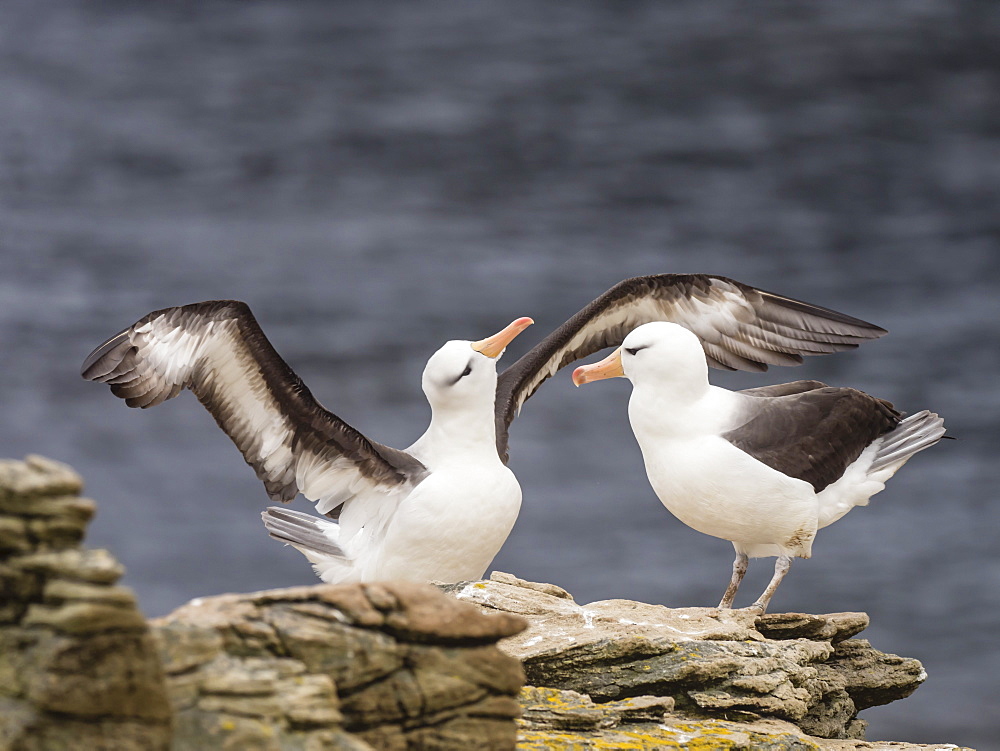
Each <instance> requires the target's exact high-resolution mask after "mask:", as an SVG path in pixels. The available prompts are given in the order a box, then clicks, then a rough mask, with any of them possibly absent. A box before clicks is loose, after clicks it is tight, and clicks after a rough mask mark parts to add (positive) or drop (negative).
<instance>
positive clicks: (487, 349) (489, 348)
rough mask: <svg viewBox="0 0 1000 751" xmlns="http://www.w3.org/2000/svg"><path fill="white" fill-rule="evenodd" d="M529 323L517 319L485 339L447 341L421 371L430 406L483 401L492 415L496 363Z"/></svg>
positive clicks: (526, 320) (468, 403)
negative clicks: (422, 371)
mask: <svg viewBox="0 0 1000 751" xmlns="http://www.w3.org/2000/svg"><path fill="white" fill-rule="evenodd" d="M532 323H534V321H532V320H531V319H530V318H518V319H517V320H516V321H514V322H512V323H511V324H510V325H509V326H507V327H506V328H505V329H503V330H502V331H499V332H497V333H496V334H494V335H493V336H490V337H487V338H486V339H480V340H479V341H476V342H470V341H466V340H463V339H456V340H453V341H450V342H446V343H445V344H444V346H443V347H441V349H439V350H438V351H437V352H435V353H434V354H433V355H431V359H430V360H428V361H427V366H426V367H425V368H424V374H423V379H422V386H423V389H424V394H425V395H426V396H427V401H428V402H430V404H431V407H432V408H437V407H445V408H448V407H454V408H459V407H464V406H466V405H471V404H474V403H478V402H480V401H483V402H486V403H488V404H489V409H490V410H491V412H492V410H493V402H494V400H495V398H496V387H497V360H499V359H500V355H502V354H503V351H504V350H505V349H506V348H507V345H508V344H510V343H511V342H512V341H513V340H514V338H515V337H516V336H517V335H518V334H520V333H521V332H522V331H524V330H525V329H526V328H528V326H530V325H531V324H532Z"/></svg>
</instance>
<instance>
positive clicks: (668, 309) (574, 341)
mask: <svg viewBox="0 0 1000 751" xmlns="http://www.w3.org/2000/svg"><path fill="white" fill-rule="evenodd" d="M651 321H672V322H674V323H678V324H680V325H682V326H685V327H687V328H688V329H690V330H691V331H693V332H694V333H695V334H697V335H698V336H699V337H700V338H701V340H702V344H703V346H704V348H705V355H706V358H707V359H708V363H709V365H711V366H712V367H714V368H721V369H726V370H750V371H764V370H767V367H768V365H797V364H799V363H800V362H801V361H802V358H803V357H804V356H809V355H819V354H828V353H832V352H839V351H841V350H845V349H853V348H855V347H857V346H858V344H860V343H861V342H863V341H865V340H868V339H875V338H878V337H880V336H882V335H883V334H885V333H886V331H885V329H882V328H879V327H878V326H875V325H873V324H870V323H867V322H866V321H862V320H859V319H857V318H852V317H851V316H848V315H844V314H843V313H839V312H837V311H835V310H830V309H828V308H822V307H820V306H818V305H812V304H810V303H807V302H802V301H801V300H795V299H793V298H790V297H784V296H783V295H777V294H774V293H772V292H766V291H764V290H760V289H756V288H754V287H750V286H748V285H746V284H742V283H741V282H737V281H735V280H733V279H728V278H726V277H722V276H711V275H708V274H659V275H655V276H642V277H635V278H632V279H626V280H625V281H623V282H620V283H619V284H616V285H615V286H614V287H612V288H611V289H609V290H608V291H607V292H605V293H604V294H603V295H601V296H600V297H598V298H597V299H596V300H594V301H593V302H591V303H590V304H589V305H587V306H586V307H585V308H583V310H581V311H579V312H578V313H577V314H576V315H574V316H573V317H572V318H570V319H569V320H568V321H566V322H565V323H564V324H563V325H562V326H560V327H559V328H557V329H556V330H555V331H553V332H552V333H551V334H549V336H547V337H546V338H545V339H544V340H542V341H541V342H540V343H539V344H538V345H537V346H536V347H534V348H533V349H532V350H531V351H530V352H528V353H527V354H525V355H524V356H523V357H522V358H521V359H519V360H518V361H517V362H515V363H514V364H513V365H511V366H510V367H509V368H508V369H507V370H505V371H504V372H503V373H502V374H501V375H500V378H499V379H498V382H497V399H496V430H497V450H498V452H499V453H500V456H501V457H502V458H503V459H504V461H506V460H507V431H508V428H509V426H510V423H511V421H512V420H513V419H514V416H515V415H516V414H517V413H518V412H519V411H520V409H521V406H522V405H523V404H524V402H525V401H527V400H528V398H530V397H531V395H532V394H534V393H535V391H536V390H537V389H538V387H539V386H541V384H542V383H544V382H545V380H546V379H548V378H551V377H552V376H553V375H555V373H556V372H557V371H558V370H559V369H560V368H563V367H565V366H566V365H568V364H570V363H571V362H575V361H577V360H579V359H581V358H584V357H589V356H590V355H592V354H594V353H595V352H598V351H600V350H602V349H604V348H606V347H617V346H618V345H620V344H621V343H622V340H623V339H624V338H625V337H626V336H627V335H628V333H629V332H631V331H632V330H633V329H635V328H636V327H638V326H641V325H642V324H644V323H649V322H651Z"/></svg>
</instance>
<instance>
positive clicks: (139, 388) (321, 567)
mask: <svg viewBox="0 0 1000 751" xmlns="http://www.w3.org/2000/svg"><path fill="white" fill-rule="evenodd" d="M657 320H671V321H676V322H677V323H679V324H682V325H684V326H687V327H689V328H690V329H691V330H692V331H694V332H696V333H697V334H698V336H699V338H700V340H701V342H702V344H703V346H704V347H705V351H706V352H707V353H708V356H709V358H710V362H711V364H712V365H714V366H716V367H721V368H727V369H730V370H735V369H741V370H758V371H759V370H766V369H767V364H768V363H771V364H782V365H794V364H798V363H800V362H801V361H802V356H803V355H813V354H825V353H829V352H837V351H840V350H843V349H850V348H853V347H856V346H857V345H858V343H860V342H861V341H864V340H866V339H873V338H876V337H878V336H881V335H882V334H884V333H885V331H884V330H883V329H880V328H878V327H877V326H873V325H872V324H869V323H866V322H864V321H860V320H858V319H856V318H851V317H850V316H846V315H843V314H841V313H837V312H835V311H832V310H828V309H826V308H821V307H818V306H814V305H810V304H809V303H804V302H801V301H798V300H793V299H791V298H787V297H782V296H780V295H775V294H773V293H770V292H764V291H762V290H758V289H755V288H753V287H750V286H747V285H745V284H741V283H740V282H736V281H734V280H732V279H727V278H725V277H718V276H709V275H704V274H662V275H656V276H646V277H636V278H634V279H627V280H625V281H623V282H621V283H619V284H617V285H615V286H614V287H612V288H611V289H610V290H608V291H607V292H605V293H604V294H603V295H601V296H600V297H599V298H597V299H596V300H594V301H593V302H592V303H590V304H589V305H587V306H586V307H585V308H584V309H583V310H581V311H580V312H579V313H577V314H576V315H574V316H573V317H572V318H570V319H569V320H568V321H566V322H565V323H564V324H563V325H562V326H560V327H559V328H557V329H556V330H554V331H553V332H552V333H551V334H550V335H549V336H547V337H546V338H545V339H544V340H543V341H542V342H540V343H539V344H538V345H537V346H536V347H534V348H533V349H532V350H531V351H529V352H528V353H527V354H526V355H524V356H523V357H521V358H520V359H519V360H518V361H517V362H515V363H514V364H513V365H512V366H511V367H510V368H508V369H507V370H505V371H504V372H503V374H501V375H500V376H499V377H497V374H496V359H497V358H498V357H499V356H500V354H501V353H502V352H503V349H504V348H505V347H506V346H507V345H508V344H509V343H510V341H512V340H513V338H514V337H515V336H517V334H518V333H520V332H521V331H522V330H523V329H524V328H525V327H526V326H527V325H528V324H530V323H531V319H528V318H520V319H518V320H516V321H514V322H513V323H512V324H511V325H510V326H508V327H507V328H506V329H504V330H503V331H501V332H500V333H498V334H497V335H495V336H494V337H490V338H489V339H485V340H482V341H480V342H469V341H451V342H448V343H446V344H445V345H444V346H443V347H442V348H441V349H440V350H438V351H437V352H436V353H435V354H434V355H433V356H432V357H431V359H430V360H429V361H428V363H427V367H426V368H425V370H424V374H423V379H422V385H423V390H424V393H425V395H426V396H427V400H428V402H429V403H430V405H431V415H432V416H431V423H430V426H429V427H428V428H427V430H426V432H425V433H424V434H423V435H422V436H421V437H420V438H419V439H418V440H417V441H416V442H415V443H414V444H413V445H412V446H410V447H409V448H408V449H406V450H405V451H400V450H398V449H393V448H390V447H388V446H383V445H381V444H378V443H375V442H373V441H370V440H369V439H367V438H366V437H365V436H363V435H362V434H361V433H360V432H358V431H357V430H355V429H354V428H352V427H351V426H350V425H348V424H347V423H345V422H344V421H343V420H341V419H340V418H339V417H337V416H336V415H335V414H333V413H331V412H329V411H327V410H326V409H324V408H323V407H322V406H321V405H320V404H319V402H317V401H316V399H315V398H313V396H312V394H311V393H310V392H309V390H308V389H307V388H306V386H305V384H303V383H302V381H301V380H300V379H299V378H298V376H296V375H295V373H294V372H292V370H291V369H290V368H289V367H288V365H287V364H286V363H285V362H284V360H282V359H281V357H280V356H279V355H278V354H277V352H275V350H274V348H273V347H272V346H271V344H270V342H268V340H267V338H266V337H265V336H264V333H263V331H262V330H261V329H260V326H259V325H258V324H257V322H256V320H255V319H254V317H253V315H252V314H251V312H250V309H249V308H248V307H247V306H246V304H245V303H241V302H237V301H233V300H222V301H210V302H204V303H196V304H194V305H185V306H183V307H178V308H167V309H165V310H160V311H156V312H154V313H150V314H149V315H147V316H145V317H144V318H142V319H141V320H139V321H138V322H136V323H135V324H134V325H132V326H130V327H129V328H127V329H125V330H124V331H122V332H120V333H119V334H117V335H116V336H114V337H112V338H111V339H109V340H108V341H107V342H105V343H104V344H103V345H101V346H100V347H98V348H97V349H96V350H94V352H93V353H91V355H90V356H89V357H88V358H87V359H86V361H85V362H84V365H83V370H82V375H83V377H84V378H87V379H89V380H94V381H99V382H103V383H107V384H109V385H110V386H111V390H112V393H114V394H115V395H116V396H119V397H121V398H123V399H125V401H126V404H128V406H130V407H143V408H145V407H151V406H154V405H156V404H159V403H161V402H163V401H164V400H166V399H169V398H172V397H174V396H176V395H177V394H178V393H179V392H180V391H181V390H182V389H184V388H188V389H190V390H191V391H193V392H194V394H195V395H196V396H197V397H198V399H199V400H200V401H201V403H202V404H203V405H204V406H205V407H206V408H207V409H208V410H209V411H210V412H211V413H212V415H213V417H215V419H216V422H218V423H219V425H220V427H222V429H223V430H224V431H225V432H226V433H227V434H228V435H229V437H230V438H231V439H232V440H233V442H234V443H235V444H236V445H237V447H238V448H239V450H240V452H241V453H242V454H243V457H244V458H245V459H246V461H247V463H248V464H249V465H250V466H252V467H253V468H254V470H255V471H256V473H257V476H258V477H259V478H260V479H261V480H262V481H263V483H264V486H265V488H266V490H267V492H268V495H269V496H270V497H271V498H272V499H273V500H276V501H282V502H287V501H290V500H291V499H292V498H294V497H295V495H296V494H297V493H299V492H301V493H302V494H303V495H305V496H306V497H307V498H309V499H310V500H312V501H315V502H316V509H317V511H318V512H319V513H320V514H323V515H324V516H326V517H329V518H328V519H324V518H320V517H315V516H312V515H310V514H303V513H301V512H297V511H291V510H289V509H282V508H279V507H272V508H270V509H268V510H267V511H266V512H264V514H263V517H264V522H265V525H266V527H267V529H268V532H269V533H270V534H271V536H272V537H274V538H276V539H278V540H280V541H282V542H286V543H288V544H291V545H293V546H294V547H295V548H297V549H298V550H299V551H300V552H302V553H303V554H304V555H305V556H306V557H307V558H308V559H309V561H310V562H311V563H312V564H313V567H314V568H315V569H316V572H317V574H318V575H319V576H320V578H322V579H323V580H324V581H327V582H331V583H333V582H348V581H373V580H377V579H387V578H401V579H416V580H424V581H426V580H437V581H444V582H454V581H460V580H466V579H478V578H480V577H481V576H482V575H483V574H484V573H485V571H486V568H487V567H488V566H489V564H490V562H491V561H492V559H493V557H494V556H495V555H496V553H497V552H498V551H499V549H500V547H501V546H502V545H503V542H504V540H506V538H507V535H508V533H509V532H510V529H511V527H512V526H513V524H514V520H515V519H516V517H517V512H518V509H519V506H520V497H521V493H520V488H519V486H518V485H517V482H516V480H515V478H514V476H513V474H511V472H510V471H509V470H508V469H507V468H506V466H505V465H506V463H507V436H508V428H509V426H510V423H511V421H512V420H513V418H514V416H515V415H516V414H517V413H518V411H519V410H520V408H521V406H522V405H523V404H524V402H525V401H526V400H527V399H528V398H529V397H530V396H531V395H532V394H533V393H534V392H535V390H536V389H537V388H538V387H539V386H540V385H541V384H542V383H543V382H544V381H545V380H546V379H547V378H549V377H551V376H552V375H554V374H555V373H556V372H557V371H558V370H559V369H560V368H562V367H563V366H565V365H568V364H569V363H571V362H574V361H575V360H578V359H580V358H582V357H587V356H589V355H591V354H593V353H594V352H597V351H599V350H601V349H604V348H605V347H611V346H616V345H618V344H620V343H621V341H622V339H623V338H624V336H625V334H626V333H627V332H628V331H631V330H632V329H633V328H635V327H636V326H638V325H640V324H642V323H645V322H647V321H657Z"/></svg>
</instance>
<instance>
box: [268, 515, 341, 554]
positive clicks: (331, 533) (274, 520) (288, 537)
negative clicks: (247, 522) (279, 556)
mask: <svg viewBox="0 0 1000 751" xmlns="http://www.w3.org/2000/svg"><path fill="white" fill-rule="evenodd" d="M260 517H261V519H263V521H264V527H265V528H266V529H267V533H268V535H270V536H271V537H272V538H274V539H275V540H279V541H281V542H284V543H287V544H289V545H294V546H295V547H296V548H298V549H299V550H301V551H302V552H303V554H304V555H305V556H306V557H307V558H308V557H309V553H307V552H306V550H308V551H311V552H313V553H318V554H319V555H322V556H331V557H335V558H346V557H347V556H346V554H345V553H344V550H343V548H341V547H340V545H338V544H337V542H335V540H334V538H335V537H336V536H337V535H338V533H339V525H337V524H335V523H332V522H327V521H324V520H322V519H319V518H317V517H315V516H310V515H309V514H303V513H302V512H300V511H292V510H291V509H283V508H281V507H279V506H270V507H268V509H267V511H263V512H261V515H260Z"/></svg>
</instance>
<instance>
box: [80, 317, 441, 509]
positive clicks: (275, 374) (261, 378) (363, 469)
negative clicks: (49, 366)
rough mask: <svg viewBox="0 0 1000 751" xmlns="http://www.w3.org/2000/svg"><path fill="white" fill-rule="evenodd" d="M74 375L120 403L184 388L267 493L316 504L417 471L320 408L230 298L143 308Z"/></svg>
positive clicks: (387, 487) (408, 459) (415, 475)
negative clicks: (138, 316)
mask: <svg viewBox="0 0 1000 751" xmlns="http://www.w3.org/2000/svg"><path fill="white" fill-rule="evenodd" d="M81 375H82V376H83V377H84V378H86V379H88V380H91V381H99V382H101V383H107V384H108V385H109V386H111V392H112V393H113V394H114V395H115V396H118V397H121V398H122V399H124V400H125V403H126V404H127V405H128V406H130V407H142V408H145V407H152V406H155V405H157V404H159V403H160V402H163V401H165V400H167V399H171V398H173V397H175V396H177V394H178V393H180V391H181V389H184V388H187V389H190V390H191V391H192V392H193V393H194V395H195V396H197V397H198V400H199V401H200V402H201V403H202V404H203V405H204V406H205V408H206V409H208V411H209V412H211V413H212V416H213V417H214V418H215V421H216V422H217V423H218V424H219V427H221V428H222V429H223V430H224V431H226V434H227V435H228V436H229V437H230V438H231V439H232V440H233V442H234V443H235V444H236V446H237V448H239V450H240V452H241V453H242V454H243V458H244V459H246V461H247V464H249V465H250V466H251V467H253V469H254V471H255V472H256V473H257V477H258V478H260V480H261V481H262V482H263V483H264V487H265V488H266V489H267V493H268V495H269V496H270V497H271V498H272V499H273V500H276V501H290V500H291V499H292V498H294V497H295V494H296V493H299V492H301V493H302V494H303V495H304V496H306V497H307V498H309V499H310V500H313V501H318V502H319V503H318V506H317V510H318V511H319V512H320V513H324V514H325V513H328V512H330V511H332V510H333V509H334V508H336V507H337V506H339V505H340V504H342V503H343V502H344V501H347V500H349V499H351V498H353V497H355V496H356V495H359V494H364V493H366V492H382V493H392V492H395V491H399V490H402V489H404V488H405V487H406V486H407V485H411V486H412V485H415V484H417V483H418V482H420V480H421V479H423V477H424V475H425V474H426V472H427V470H426V468H425V467H424V465H423V464H421V463H420V462H419V461H418V460H417V459H415V458H413V457H412V456H410V455H409V454H407V453H406V452H404V451H398V450H397V449H393V448H389V447H388V446H383V445H381V444H378V443H375V442H373V441H369V440H368V439H367V438H365V437H364V436H363V435H362V434H361V433H359V432H358V431H357V430H355V429H354V428H352V427H351V426H350V425H348V424H347V423H346V422H344V421H343V420H341V419H340V418H339V417H337V416H336V415H334V414H333V413H331V412H328V411H327V410H326V409H324V408H323V406H322V405H320V403H319V402H317V401H316V399H314V398H313V395H312V394H311V393H309V389H308V388H306V386H305V384H304V383H302V380H301V379H300V378H299V377H298V376H297V375H295V373H294V372H292V369H291V368H289V367H288V365H287V364H286V363H285V361H284V360H282V359H281V357H280V356H279V355H278V353H277V352H275V350H274V347H272V346H271V343H270V342H269V341H268V340H267V337H265V336H264V332H263V331H261V329H260V326H259V325H258V324H257V321H256V320H255V319H254V317H253V314H252V313H251V312H250V308H249V307H248V306H247V305H246V304H245V303H242V302H239V301H237V300H213V301H209V302H203V303H195V304H193V305H184V306H182V307H179V308H167V309H165V310H158V311H155V312H153V313H150V314H149V315H147V316H145V317H144V318H142V319H140V320H139V321H137V322H136V323H135V324H134V325H132V326H130V327H129V328H127V329H125V330H124V331H122V332H121V333H119V334H116V335H115V336H113V337H111V339H109V340H108V341H107V342H105V343H104V344H102V345H101V346H100V347H98V348H97V349H95V350H94V351H93V352H92V353H91V354H90V356H89V357H87V359H86V361H85V362H84V363H83V368H82V370H81Z"/></svg>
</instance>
